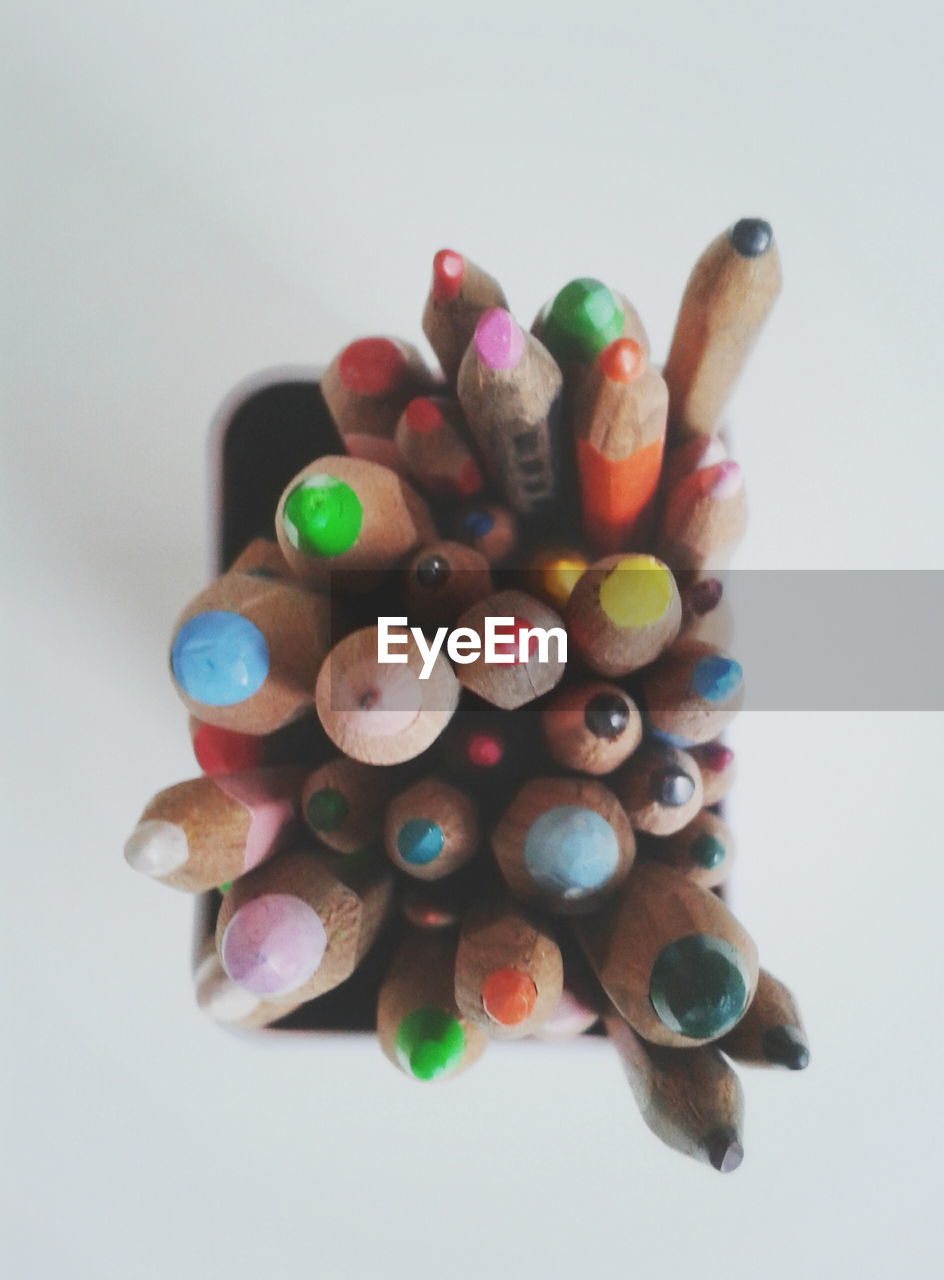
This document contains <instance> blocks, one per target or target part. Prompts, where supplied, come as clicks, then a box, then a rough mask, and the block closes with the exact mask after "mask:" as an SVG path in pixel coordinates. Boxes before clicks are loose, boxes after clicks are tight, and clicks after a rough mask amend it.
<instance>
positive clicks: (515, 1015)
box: [482, 969, 538, 1027]
mask: <svg viewBox="0 0 944 1280" xmlns="http://www.w3.org/2000/svg"><path fill="white" fill-rule="evenodd" d="M537 998H538V992H537V987H535V985H534V983H533V982H532V980H531V978H530V977H529V976H528V975H527V974H526V973H522V972H521V970H520V969H496V970H495V972H494V973H490V974H489V975H488V977H487V978H486V979H485V981H484V982H483V983H482V1007H483V1009H484V1010H485V1012H486V1013H487V1014H488V1016H489V1017H490V1018H491V1019H492V1021H493V1022H498V1023H501V1025H502V1026H503V1027H515V1026H517V1025H518V1023H519V1022H524V1021H525V1019H526V1018H529V1017H530V1016H531V1013H532V1011H533V1009H534V1006H535V1003H536V1001H537Z"/></svg>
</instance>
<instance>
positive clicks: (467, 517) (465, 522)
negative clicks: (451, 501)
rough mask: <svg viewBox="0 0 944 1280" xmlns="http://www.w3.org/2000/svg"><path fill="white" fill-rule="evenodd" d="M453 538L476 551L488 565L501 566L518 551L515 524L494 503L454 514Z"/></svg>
mask: <svg viewBox="0 0 944 1280" xmlns="http://www.w3.org/2000/svg"><path fill="white" fill-rule="evenodd" d="M452 536H453V538H455V540H456V541H457V542H462V543H464V544H465V545H466V546H467V547H472V548H473V549H474V550H475V551H478V552H479V554H480V555H483V556H484V557H485V559H486V560H487V561H488V563H489V564H490V565H500V564H504V563H505V562H506V561H507V560H509V559H510V558H511V557H512V556H513V555H514V553H515V551H517V549H518V521H517V519H516V518H515V515H514V513H513V512H511V511H509V510H508V508H507V507H503V506H501V505H500V504H499V503H497V502H481V501H479V502H472V503H469V504H468V506H465V507H460V508H459V510H458V511H457V512H456V515H455V518H454V519H453V522H452Z"/></svg>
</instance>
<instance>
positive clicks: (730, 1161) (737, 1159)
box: [705, 1127, 744, 1173]
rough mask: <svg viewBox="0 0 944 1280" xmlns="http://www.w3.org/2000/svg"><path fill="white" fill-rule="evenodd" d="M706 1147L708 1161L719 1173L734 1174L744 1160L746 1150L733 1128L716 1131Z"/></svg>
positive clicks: (709, 1138) (710, 1136)
mask: <svg viewBox="0 0 944 1280" xmlns="http://www.w3.org/2000/svg"><path fill="white" fill-rule="evenodd" d="M705 1145H706V1148H707V1151H708V1160H709V1162H710V1164H711V1166H712V1168H714V1169H717V1170H718V1172H719V1173H733V1172H734V1170H735V1169H736V1168H737V1167H738V1165H740V1163H741V1161H742V1160H743V1159H744V1148H743V1147H742V1146H741V1143H740V1142H739V1140H738V1136H737V1134H736V1133H735V1131H734V1130H733V1129H731V1128H728V1127H725V1128H723V1129H716V1130H715V1132H714V1133H712V1134H710V1135H709V1137H708V1140H707V1142H706V1144H705Z"/></svg>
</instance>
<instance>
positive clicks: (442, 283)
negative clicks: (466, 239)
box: [432, 249, 465, 302]
mask: <svg viewBox="0 0 944 1280" xmlns="http://www.w3.org/2000/svg"><path fill="white" fill-rule="evenodd" d="M464 275H465V259H464V258H463V257H462V254H461V253H455V252H454V251H453V250H452V249H440V250H439V252H438V253H437V254H436V256H435V258H433V288H432V294H433V298H434V299H435V300H436V302H445V301H446V300H447V299H449V298H454V297H456V295H457V294H458V292H459V290H460V289H461V288H462V277H463V276H464Z"/></svg>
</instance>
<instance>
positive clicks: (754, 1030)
mask: <svg viewBox="0 0 944 1280" xmlns="http://www.w3.org/2000/svg"><path fill="white" fill-rule="evenodd" d="M718 1047H719V1048H720V1049H723V1050H724V1052H725V1053H726V1054H727V1055H728V1056H729V1057H731V1058H734V1059H735V1060H736V1061H738V1062H747V1063H750V1064H751V1065H752V1066H759V1067H764V1066H772V1067H786V1068H787V1069H788V1070H790V1071H802V1070H803V1069H804V1067H807V1066H809V1062H810V1047H809V1042H808V1041H807V1038H806V1032H805V1031H804V1029H803V1023H802V1021H801V1020H800V1011H799V1010H798V1009H797V1006H796V1001H795V1000H794V998H793V996H792V994H791V993H790V992H789V991H788V990H787V988H786V987H785V986H784V985H783V983H782V982H778V981H777V979H776V978H775V977H774V976H773V975H772V974H770V973H768V972H767V970H766V969H761V971H760V973H759V975H758V979H757V991H756V993H755V995H754V999H753V1000H752V1001H751V1004H750V1007H749V1008H748V1010H747V1012H746V1013H745V1015H744V1017H743V1018H742V1019H741V1021H740V1022H739V1023H738V1024H737V1026H736V1027H735V1028H734V1029H733V1031H729V1032H728V1034H727V1035H726V1036H723V1037H722V1038H721V1040H719V1041H718Z"/></svg>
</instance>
